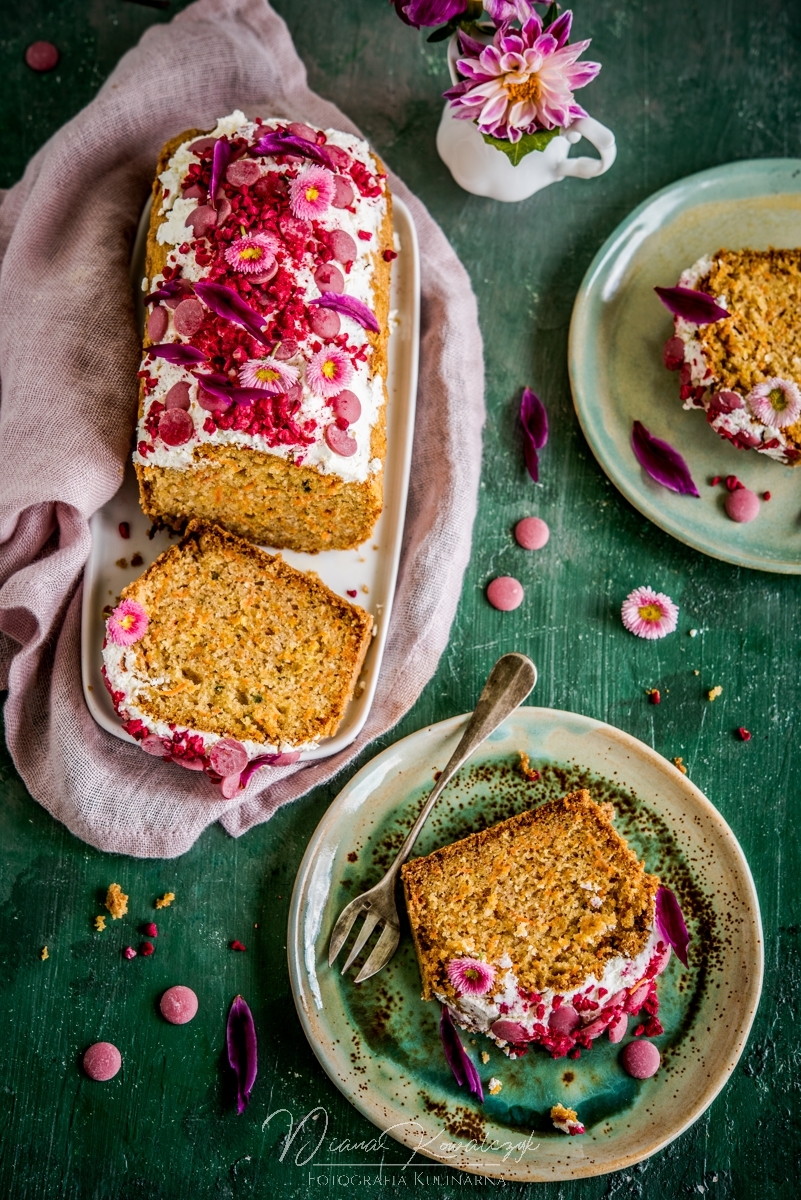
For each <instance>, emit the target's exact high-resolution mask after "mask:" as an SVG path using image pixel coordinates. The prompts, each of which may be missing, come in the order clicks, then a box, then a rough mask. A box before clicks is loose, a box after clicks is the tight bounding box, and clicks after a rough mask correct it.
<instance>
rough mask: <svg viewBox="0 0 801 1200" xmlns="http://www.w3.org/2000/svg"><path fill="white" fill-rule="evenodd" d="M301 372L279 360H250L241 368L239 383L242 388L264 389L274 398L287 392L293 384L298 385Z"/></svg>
mask: <svg viewBox="0 0 801 1200" xmlns="http://www.w3.org/2000/svg"><path fill="white" fill-rule="evenodd" d="M299 374H300V372H299V371H298V368H297V367H293V366H290V364H289V363H285V362H279V361H278V359H277V358H249V359H248V361H247V362H245V363H243V364H242V366H241V367H240V368H239V382H240V383H241V384H242V387H251V388H264V390H265V392H270V393H271V394H272V395H273V396H276V395H278V393H279V392H287V391H289V389H290V388H291V387H292V384H293V383H297V380H298V375H299Z"/></svg>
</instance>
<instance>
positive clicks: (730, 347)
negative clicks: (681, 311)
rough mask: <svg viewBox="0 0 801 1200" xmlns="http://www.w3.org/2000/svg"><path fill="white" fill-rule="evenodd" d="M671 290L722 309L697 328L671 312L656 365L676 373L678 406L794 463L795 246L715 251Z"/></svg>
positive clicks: (799, 286)
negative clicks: (670, 331)
mask: <svg viewBox="0 0 801 1200" xmlns="http://www.w3.org/2000/svg"><path fill="white" fill-rule="evenodd" d="M678 286H679V287H682V288H689V289H691V290H693V291H698V292H703V293H705V294H706V295H707V296H711V297H712V299H713V300H715V301H716V302H717V304H718V305H720V307H721V308H723V309H725V311H726V312H727V313H728V314H729V315H728V317H725V318H723V319H720V320H711V321H710V322H709V323H706V324H702V325H697V324H695V323H694V322H692V321H689V320H686V319H684V318H683V317H681V316H675V317H674V326H675V332H674V335H673V337H672V338H670V340H669V341H668V342H667V343H666V345H665V349H664V362H665V366H666V367H668V369H669V370H677V371H679V372H680V375H679V387H680V396H681V399H682V401H683V402H684V407H685V408H686V409H691V408H700V409H703V410H704V412H705V413H706V419H707V421H708V422H709V424H710V425H711V426H712V428H713V429H714V430H715V432H716V433H718V434H720V436H721V437H724V438H726V439H727V440H728V441H730V442H732V444H733V445H735V446H737V447H739V448H740V449H743V450H756V451H757V452H758V453H760V454H766V455H767V456H768V457H769V458H773V459H775V460H776V461H777V462H781V463H787V464H790V465H793V466H796V465H798V463H799V462H801V249H799V250H718V252H717V254H714V255H711V256H709V255H707V256H705V257H703V258H699V259H698V261H697V262H695V263H693V265H692V266H691V267H688V268H687V270H686V271H684V273H683V274H682V276H681V278H680V279H679V283H678Z"/></svg>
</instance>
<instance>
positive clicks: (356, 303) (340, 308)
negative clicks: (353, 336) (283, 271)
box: [309, 292, 379, 333]
mask: <svg viewBox="0 0 801 1200" xmlns="http://www.w3.org/2000/svg"><path fill="white" fill-rule="evenodd" d="M309 304H319V306H320V308H331V309H333V310H334V312H338V313H342V314H343V315H344V316H346V317H353V319H354V321H358V322H359V324H360V325H362V326H363V327H364V328H365V329H371V330H372V331H373V333H378V329H379V326H378V321H377V320H376V318H375V313H373V312H372V310H371V309H369V308H368V307H367V305H366V304H362V302H361V300H356V299H355V297H353V296H345V295H343V294H342V293H341V292H323V294H322V296H318V297H317V299H316V300H310V301H309Z"/></svg>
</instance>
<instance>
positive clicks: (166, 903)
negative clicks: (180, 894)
mask: <svg viewBox="0 0 801 1200" xmlns="http://www.w3.org/2000/svg"><path fill="white" fill-rule="evenodd" d="M174 899H175V892H165V893H164V895H163V896H161V897H160V899H158V900H157V901H156V908H169V907H170V905H171V904H172V902H173V900H174Z"/></svg>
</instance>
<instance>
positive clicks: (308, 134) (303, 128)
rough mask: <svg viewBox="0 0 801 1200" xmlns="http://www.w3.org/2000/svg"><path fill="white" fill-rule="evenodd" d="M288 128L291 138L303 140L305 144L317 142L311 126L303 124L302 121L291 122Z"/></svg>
mask: <svg viewBox="0 0 801 1200" xmlns="http://www.w3.org/2000/svg"><path fill="white" fill-rule="evenodd" d="M288 128H289V132H290V133H291V134H292V136H293V137H299V138H303V140H304V141H305V142H316V141H317V132H316V130H314V129H312V127H311V125H306V124H304V122H303V121H292V122H290V124H289V126H288Z"/></svg>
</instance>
